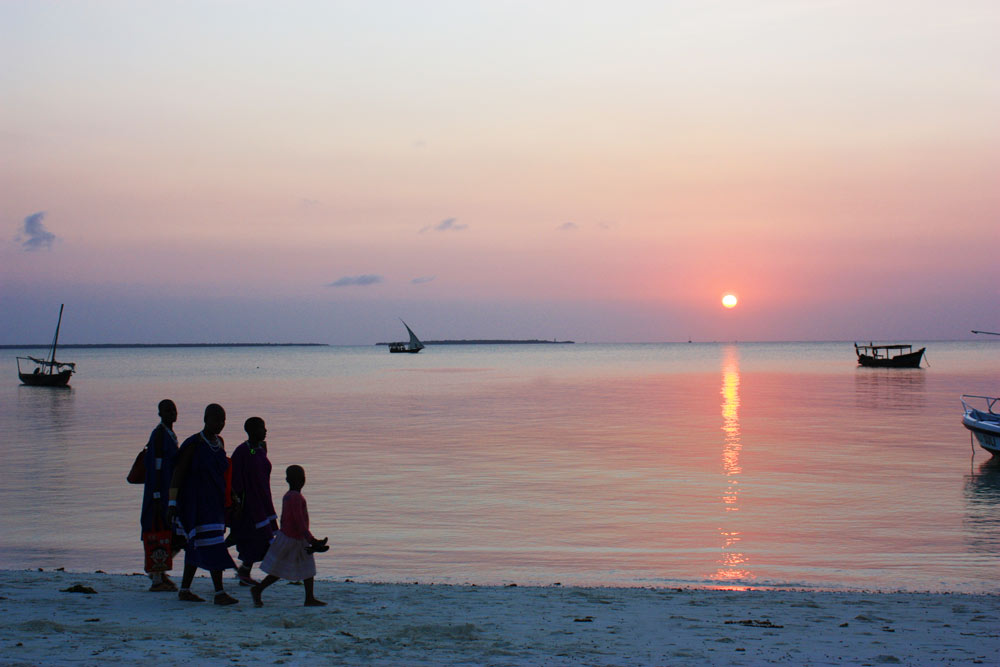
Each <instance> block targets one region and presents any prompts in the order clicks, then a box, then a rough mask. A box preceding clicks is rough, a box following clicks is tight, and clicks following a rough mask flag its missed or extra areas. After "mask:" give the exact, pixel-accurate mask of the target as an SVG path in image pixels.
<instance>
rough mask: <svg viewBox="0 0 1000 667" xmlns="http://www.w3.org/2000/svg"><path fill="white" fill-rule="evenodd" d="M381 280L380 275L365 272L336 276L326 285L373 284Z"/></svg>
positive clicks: (351, 285) (350, 285)
mask: <svg viewBox="0 0 1000 667" xmlns="http://www.w3.org/2000/svg"><path fill="white" fill-rule="evenodd" d="M380 282H382V276H376V275H372V274H370V273H366V274H364V275H360V276H344V277H343V278H337V279H336V280H334V281H333V282H332V283H327V285H326V286H327V287H356V286H365V285H375V284H378V283H380Z"/></svg>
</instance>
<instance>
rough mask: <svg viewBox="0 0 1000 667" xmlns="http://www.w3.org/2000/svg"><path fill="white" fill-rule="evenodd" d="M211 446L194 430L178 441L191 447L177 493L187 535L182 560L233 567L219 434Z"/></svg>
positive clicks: (223, 453)
mask: <svg viewBox="0 0 1000 667" xmlns="http://www.w3.org/2000/svg"><path fill="white" fill-rule="evenodd" d="M218 443H219V446H218V447H217V448H213V447H212V446H211V445H210V444H209V441H208V440H207V439H206V438H205V435H204V433H203V432H202V433H195V434H194V435H192V436H191V437H190V438H188V439H187V440H185V441H184V444H182V445H181V448H180V452H181V453H180V454H179V455H184V453H185V452H186V451H187V448H192V449H193V451H192V453H191V467H190V468H189V469H188V472H187V475H186V477H185V478H184V480H183V481H182V483H181V485H180V488H179V490H178V491H179V494H178V497H177V518H178V520H179V521H180V523H181V526H183V529H184V535H185V537H187V548H186V550H185V552H184V564H185V565H192V564H193V565H196V566H197V567H200V568H202V569H205V570H225V569H228V568H235V567H236V563H234V562H233V559H232V557H231V556H230V555H229V550H228V549H227V548H226V543H225V542H226V539H225V531H226V470H227V469H228V468H229V459H227V458H226V449H225V446H224V444H223V443H222V438H221V437H220V438H219V439H218Z"/></svg>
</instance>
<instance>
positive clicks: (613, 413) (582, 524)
mask: <svg viewBox="0 0 1000 667" xmlns="http://www.w3.org/2000/svg"><path fill="white" fill-rule="evenodd" d="M927 347H928V359H929V362H930V364H931V365H930V367H928V368H922V369H919V370H886V369H862V368H857V367H856V365H855V361H854V352H853V349H852V347H851V345H850V344H849V343H848V344H844V343H819V344H812V343H809V344H805V343H802V344H788V343H774V344H763V343H759V344H663V345H579V344H578V345H567V346H554V345H546V346H439V347H431V348H428V349H426V350H425V351H424V352H422V353H421V354H419V355H390V354H388V352H387V351H386V348H384V347H344V348H341V347H329V348H202V349H153V350H66V351H65V352H64V353H63V354H62V355H61V357H65V358H66V359H67V360H72V361H76V362H77V364H78V370H79V372H78V374H77V375H76V376H75V378H74V380H73V387H72V389H69V390H52V389H44V388H33V387H25V386H20V385H18V384H17V381H16V369H15V366H14V356H15V354H16V353H15V352H14V351H10V350H8V351H5V352H4V355H3V359H2V360H0V378H6V381H4V382H2V383H0V407H2V409H0V453H2V461H3V463H2V466H0V507H2V508H3V511H2V512H0V536H2V537H0V567H7V568H23V567H45V568H50V567H60V566H61V567H65V568H67V569H68V570H80V571H90V570H94V569H98V568H99V569H103V570H105V571H109V572H134V571H139V570H140V569H141V545H140V544H139V541H138V539H139V525H138V512H139V503H140V493H141V487H137V486H130V485H128V484H126V483H125V474H126V472H127V470H128V468H129V465H130V464H131V462H132V459H133V457H134V456H135V454H136V452H137V451H138V450H139V449H140V448H141V446H142V445H143V444H144V443H145V441H146V439H147V437H148V435H149V432H150V430H151V429H152V428H153V427H154V426H155V425H156V423H157V421H158V418H157V416H156V404H157V402H158V401H159V400H160V399H161V398H172V399H174V400H175V401H176V403H177V405H178V408H179V411H180V418H179V420H178V423H177V425H176V431H177V433H178V435H179V436H180V437H181V438H184V437H187V436H188V435H190V434H192V433H195V432H197V431H198V430H199V429H200V428H201V416H202V411H203V409H204V406H205V405H206V404H207V403H210V402H218V403H221V404H222V405H223V406H224V407H225V408H226V410H227V412H228V416H229V421H228V424H227V426H226V429H225V431H224V432H223V436H224V437H225V438H226V441H227V449H228V450H229V451H232V450H233V449H234V448H235V447H236V445H238V444H239V443H240V442H242V441H243V439H244V434H243V431H242V424H243V421H244V420H245V419H246V418H247V417H249V416H251V415H259V416H261V417H263V418H264V419H265V420H266V421H267V424H268V435H269V437H268V441H269V447H270V456H271V460H272V462H273V463H274V468H275V472H274V474H273V475H272V489H273V493H274V496H275V498H276V500H277V501H279V502H280V497H281V495H282V494H283V492H284V490H285V488H286V487H285V485H284V473H283V471H284V467H285V466H287V465H289V464H292V463H297V464H301V465H303V466H304V467H305V469H306V474H307V477H308V482H307V484H306V487H305V489H304V493H305V496H306V498H307V499H308V501H309V507H310V515H311V520H312V527H313V531H314V532H315V533H316V534H317V535H321V536H322V535H329V536H330V542H331V544H332V545H333V549H332V550H331V551H330V552H329V553H328V554H326V555H324V556H322V557H318V558H317V562H318V566H319V576H321V577H329V578H347V577H350V578H353V579H355V580H376V581H420V582H441V583H444V582H449V583H464V582H472V583H481V584H487V583H492V584H498V583H506V582H517V583H522V584H528V583H538V584H551V583H555V582H561V583H563V584H565V585H569V584H589V585H602V584H607V585H653V586H678V585H693V586H723V587H734V588H740V587H748V586H759V587H763V586H783V587H816V588H833V589H844V588H846V589H866V588H879V589H904V590H931V591H975V592H996V591H998V590H1000V585H998V572H1000V464H998V463H992V462H991V461H990V457H989V456H988V454H987V453H986V452H984V451H982V450H980V449H979V448H978V447H976V448H973V447H972V446H971V444H970V438H969V434H968V432H967V431H966V430H965V429H964V428H963V427H962V425H961V421H960V418H961V405H960V403H959V396H960V395H961V394H963V393H975V394H984V393H985V394H990V395H997V394H998V393H1000V344H997V343H996V342H965V343H940V342H932V343H927Z"/></svg>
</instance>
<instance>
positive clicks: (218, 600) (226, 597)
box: [215, 591, 239, 606]
mask: <svg viewBox="0 0 1000 667" xmlns="http://www.w3.org/2000/svg"><path fill="white" fill-rule="evenodd" d="M237 602H239V600H237V599H236V598H234V597H233V596H232V595H230V594H229V593H227V592H225V591H219V592H218V593H216V594H215V604H217V605H222V606H226V605H230V604H236V603H237Z"/></svg>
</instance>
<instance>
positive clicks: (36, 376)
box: [17, 371, 73, 387]
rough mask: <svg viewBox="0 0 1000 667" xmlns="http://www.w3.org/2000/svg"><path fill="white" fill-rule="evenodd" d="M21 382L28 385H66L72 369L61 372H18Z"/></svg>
mask: <svg viewBox="0 0 1000 667" xmlns="http://www.w3.org/2000/svg"><path fill="white" fill-rule="evenodd" d="M17 375H18V377H20V378H21V382H23V383H24V384H26V385H28V386H30V387H68V386H69V378H70V376H72V375H73V371H63V372H61V373H18V374H17Z"/></svg>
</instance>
